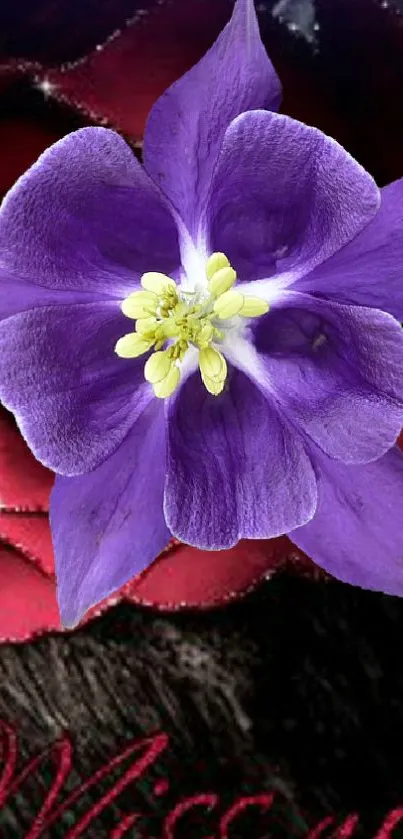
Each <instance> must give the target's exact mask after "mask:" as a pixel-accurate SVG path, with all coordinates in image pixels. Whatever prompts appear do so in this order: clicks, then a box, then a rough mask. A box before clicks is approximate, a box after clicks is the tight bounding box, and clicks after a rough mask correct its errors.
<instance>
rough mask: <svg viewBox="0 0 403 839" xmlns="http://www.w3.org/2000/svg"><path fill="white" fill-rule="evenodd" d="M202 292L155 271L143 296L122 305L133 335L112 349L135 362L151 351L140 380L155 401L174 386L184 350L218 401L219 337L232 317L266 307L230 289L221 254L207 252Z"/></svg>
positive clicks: (230, 272)
mask: <svg viewBox="0 0 403 839" xmlns="http://www.w3.org/2000/svg"><path fill="white" fill-rule="evenodd" d="M206 280H207V283H206V288H205V289H204V290H202V291H194V292H191V291H185V290H184V289H181V287H178V286H177V284H176V283H175V281H174V280H173V279H171V277H167V276H166V275H165V274H160V273H157V272H155V271H151V272H147V273H146V274H143V276H142V278H141V285H142V287H143V291H135V292H133V294H130V295H129V297H127V298H126V300H124V301H123V303H122V312H123V314H125V315H126V316H127V317H128V318H132V319H133V320H135V321H136V324H135V331H134V332H129V333H128V334H127V335H124V336H123V337H122V338H120V339H119V341H118V342H117V344H116V347H115V352H116V353H117V354H118V355H119V356H120V357H121V358H136V357H138V356H140V355H143V354H145V353H148V352H149V351H150V350H153V352H152V354H151V355H150V356H149V358H148V359H147V361H146V363H145V366H144V376H145V378H146V380H147V381H148V382H150V383H151V384H152V387H153V390H154V393H155V396H157V397H158V398H160V399H165V398H166V397H168V396H171V395H172V394H173V393H174V391H175V390H176V388H177V387H178V385H179V382H180V378H181V365H182V362H183V360H184V358H185V355H186V353H187V351H188V350H189V348H190V347H195V348H196V349H197V351H198V362H199V368H200V374H201V377H202V380H203V383H204V385H205V387H206V388H207V390H208V391H209V393H211V394H213V396H218V395H219V394H220V393H221V391H222V390H223V388H224V385H225V380H226V378H227V363H226V361H225V358H224V356H223V355H222V353H221V352H220V350H219V346H220V344H221V342H222V341H223V338H224V332H225V330H226V329H227V327H228V325H230V324H229V322H230V321H231V320H232V319H233V318H235V317H242V318H256V317H260V315H264V314H266V312H268V310H269V305H268V303H266V301H265V300H262V299H261V298H260V297H250V296H246V295H244V294H242V292H241V291H240V290H239V288H236V289H234V288H233V286H234V285H235V282H236V273H235V271H234V269H233V268H232V267H231V265H230V263H229V260H228V259H227V257H226V256H225V254H223V253H213V254H212V255H211V256H210V257H209V259H208V260H207V263H206Z"/></svg>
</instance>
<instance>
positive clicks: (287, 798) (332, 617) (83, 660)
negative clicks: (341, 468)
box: [0, 0, 403, 839]
mask: <svg viewBox="0 0 403 839" xmlns="http://www.w3.org/2000/svg"><path fill="white" fill-rule="evenodd" d="M231 5H232V4H231V2H229V0H228V2H227V0H215V3H214V4H211V2H210V0H204V2H203V0H202V1H201V2H200V0H186V10H185V9H184V4H183V0H171V1H170V2H169V0H167V2H164V0H163V2H162V3H157V0H150V2H148V3H147V2H146V0H140V2H137V3H136V2H134V0H81V2H80V3H79V2H76V0H53V2H52V0H13V2H10V1H9V0H1V5H0V64H1V65H2V67H3V69H2V71H1V72H0V191H2V192H4V191H5V190H6V189H7V188H8V187H9V186H11V184H12V182H13V181H14V179H15V178H16V177H17V176H18V175H19V174H20V173H21V172H22V171H23V170H24V168H25V167H26V166H28V165H29V164H30V163H31V162H32V161H33V160H34V159H35V158H36V156H37V155H38V154H39V153H40V151H42V149H43V148H44V147H45V146H46V145H48V144H49V143H51V142H53V141H54V140H56V139H57V138H58V137H60V136H63V135H64V134H65V133H67V132H69V131H71V130H74V129H75V128H77V127H79V126H81V125H83V124H88V123H89V122H91V120H92V119H93V115H92V117H91V116H90V115H89V110H90V109H89V108H86V107H85V106H83V107H81V106H80V109H78V108H77V99H79V98H80V96H79V95H78V93H77V90H76V89H75V88H74V95H73V94H72V93H71V87H70V88H69V90H68V93H67V94H66V95H65V94H64V93H63V95H61V90H57V91H56V95H55V96H51V97H49V96H47V95H44V93H46V91H44V89H43V88H41V87H40V86H38V78H39V79H43V78H44V73H45V71H46V72H47V71H48V70H51V69H53V70H55V71H58V68H60V66H61V65H65V64H74V63H75V62H77V61H80V60H81V59H83V58H85V57H86V56H88V54H89V53H91V52H92V51H93V50H94V49H95V47H96V46H97V45H98V46H99V45H104V44H105V41H107V39H108V38H109V37H110V36H111V35H112V34H113V33H114V32H115V31H116V30H119V32H121V33H123V34H124V33H125V32H126V33H127V31H128V29H131V30H132V31H133V32H134V30H135V28H136V27H137V26H141V27H142V30H141V32H142V34H141V38H142V39H143V40H144V39H147V37H149V38H150V45H149V46H150V49H149V55H150V56H153V59H152V61H151V63H150V65H146V64H145V63H144V64H143V65H140V67H137V76H136V77H133V89H135V92H136V91H137V93H136V95H137V94H138V91H139V90H140V92H141V90H142V89H143V88H144V90H145V89H146V90H147V97H148V99H147V102H148V105H151V104H152V98H153V96H154V98H155V97H156V96H157V95H158V94H159V93H160V92H161V90H162V88H163V86H164V85H162V82H163V80H164V78H165V75H166V83H168V82H169V81H171V76H172V74H173V72H174V69H175V66H176V65H175V62H174V61H173V63H172V64H169V66H168V65H167V67H166V69H165V65H164V60H165V58H164V56H166V55H167V45H168V46H170V48H171V52H172V55H173V56H174V57H175V61H176V60H179V59H180V53H181V48H182V46H183V49H184V50H185V52H186V57H185V63H186V62H187V63H188V64H189V65H190V64H191V63H192V60H196V59H197V58H198V57H199V55H200V54H201V53H202V52H203V50H204V49H205V48H206V46H208V44H209V43H211V41H212V40H213V39H214V37H215V36H216V35H217V33H218V31H219V29H220V27H221V26H222V24H223V22H224V21H225V20H226V18H227V15H228V11H229V9H230V8H231ZM257 5H258V8H259V17H260V22H261V28H262V34H263V37H264V40H265V43H266V45H267V48H268V50H269V52H270V55H271V57H272V59H273V61H274V63H275V66H276V68H277V70H278V72H279V75H280V76H281V79H282V81H283V83H284V93H285V96H284V105H283V110H284V111H285V112H287V113H289V114H291V115H292V116H294V117H297V118H299V119H302V120H304V121H306V122H309V123H311V124H314V125H317V126H318V127H320V128H321V129H322V130H324V131H326V132H328V133H330V134H332V135H333V136H334V137H336V139H338V140H339V141H340V142H341V143H343V145H344V146H345V147H346V148H347V149H348V150H349V151H350V152H351V153H352V154H353V155H354V156H355V157H356V158H357V159H358V160H359V161H360V162H361V163H362V164H363V165H364V166H365V167H366V168H367V169H368V170H369V171H370V172H371V173H372V174H373V175H374V177H375V178H376V180H377V182H378V183H379V185H384V184H386V183H388V182H390V181H391V180H394V179H395V178H398V177H400V176H402V175H403V16H401V14H400V12H399V3H397V2H395V3H392V2H391V3H390V4H389V5H388V4H386V5H385V3H382V2H373V0H289V2H287V0H284V1H283V2H282V3H281V2H272V0H270V2H268V0H265V2H260V3H258V4H257ZM400 6H401V9H400V11H401V12H402V13H403V7H402V4H400ZM157 7H159V8H157ZM185 11H186V15H185ZM139 12H142V13H144V14H140V15H139ZM157 14H164V15H165V16H167V18H168V19H169V21H170V25H169V28H167V29H166V30H164V33H163V42H162V41H161V44H160V43H159V42H158V40H155V30H153V29H152V27H151V25H150V26H149V24H148V23H147V15H149V19H150V20H151V17H152V15H157ZM183 15H185V17H183ZM185 19H186V27H187V28H186V32H185V30H184V28H183V27H184V26H185V23H184V22H183V21H184V20H185ZM159 31H161V30H159ZM147 33H149V35H148V34H147ZM185 34H186V38H185ZM119 37H121V36H120V35H119V34H118V35H117V36H116V38H115V40H118V39H119ZM185 44H186V46H185ZM105 50H107V47H106V48H105ZM105 54H106V53H105ZM161 55H162V58H161ZM119 60H121V59H119ZM179 63H180V62H179ZM86 66H87V65H86V64H85V62H84V64H83V67H84V75H85V67H86ZM124 67H125V65H124V64H122V73H123V72H124ZM45 75H46V73H45ZM96 79H97V77H96V74H95V76H93V77H92V82H91V83H92V85H93V98H92V100H91V101H92V106H93V104H94V101H95V102H98V98H97V97H98V96H99V101H100V102H101V100H102V103H103V104H102V107H105V105H104V100H103V99H102V96H101V91H98V90H97V88H96ZM150 79H151V82H150ZM100 83H101V82H100ZM153 85H154V87H153ZM84 87H85V85H84ZM94 91H95V92H94ZM116 97H117V99H119V91H116ZM149 100H150V101H149ZM133 101H134V102H136V101H139V100H138V99H137V100H136V99H135V97H134V99H133ZM80 102H81V105H82V100H80ZM84 104H85V103H84ZM118 104H119V105H121V111H120V116H121V119H120V123H119V124H118V125H117V127H118V128H119V129H120V130H122V132H123V133H124V134H125V135H126V136H127V137H128V139H129V140H130V141H131V142H132V143H133V144H134V145H135V146H136V148H139V145H140V142H141V131H140V130H139V132H138V134H137V135H136V132H135V131H134V132H132V133H131V134H130V136H129V131H128V129H127V128H126V126H127V125H128V124H129V123H128V122H127V120H126V113H127V109H128V108H130V107H131V104H130V101H127V100H125V101H124V102H121V103H120V102H119V103H118ZM115 105H116V103H114V108H115ZM143 105H144V103H143ZM99 108H101V105H100V106H99ZM95 110H96V118H97V119H98V117H99V109H98V108H96V109H95ZM115 113H116V108H115V109H111V111H107V109H106V110H105V114H104V117H105V122H106V123H107V124H114V119H115V116H114V115H115ZM135 116H136V115H135ZM141 119H142V116H141V114H140V116H139V119H138V125H141ZM125 120H126V121H125ZM138 153H140V151H138ZM335 538H337V534H335ZM402 648H403V603H402V602H401V601H400V600H398V599H395V598H390V597H385V596H382V595H378V594H373V593H369V592H363V591H360V590H358V589H353V588H351V587H348V586H345V585H342V584H340V583H337V582H333V581H328V580H324V579H320V580H314V579H311V578H309V577H306V576H302V575H300V574H298V573H297V571H296V569H295V568H294V567H293V568H291V567H290V568H289V569H285V570H283V571H282V572H281V573H279V574H277V575H276V576H275V577H274V578H273V579H272V580H271V581H269V582H266V583H265V584H263V585H262V586H261V587H260V588H259V589H258V590H257V591H256V592H255V593H254V594H252V595H249V596H248V597H247V598H246V599H245V600H244V601H242V602H241V603H239V604H234V605H232V606H230V607H227V608H226V609H225V610H216V611H211V612H210V613H206V614H197V613H183V614H180V615H176V616H169V615H166V616H164V615H163V614H158V613H153V612H151V611H149V610H142V609H139V608H136V607H134V606H129V605H120V606H118V607H116V608H115V609H112V610H111V611H110V612H108V613H107V614H106V615H104V616H103V617H101V618H99V619H98V620H96V621H94V622H92V623H91V624H90V625H88V626H87V627H86V628H84V629H82V630H79V631H77V632H75V633H73V634H71V635H68V634H67V635H63V636H60V635H48V636H46V637H43V638H39V639H37V640H35V641H33V642H32V643H31V644H22V645H16V644H15V645H13V644H10V645H2V646H1V647H0V717H1V718H3V719H7V720H8V721H10V722H12V723H15V724H16V725H17V727H18V731H19V737H20V759H21V760H22V761H23V759H24V758H27V756H29V755H32V754H34V753H35V752H36V751H37V750H39V749H40V748H43V747H44V746H45V745H46V744H48V743H50V742H53V741H54V740H55V738H56V737H57V736H58V735H59V734H60V733H61V732H62V731H64V730H67V731H68V732H69V734H70V736H71V737H72V740H73V744H74V748H75V755H76V757H75V767H76V769H75V771H76V775H75V778H74V779H73V780H74V781H75V782H79V781H80V780H82V779H83V778H85V777H86V776H87V775H88V774H89V773H91V772H93V771H95V770H96V769H97V768H98V767H99V766H100V765H102V763H103V762H105V761H106V760H107V759H109V757H111V756H113V754H114V753H116V752H117V751H118V750H119V749H120V748H121V747H122V744H124V743H125V742H127V741H128V740H129V739H131V738H132V737H134V736H136V735H137V734H139V733H142V732H147V733H148V732H151V731H155V730H157V729H159V728H162V729H163V730H165V731H167V733H168V734H169V735H170V738H171V750H170V756H169V758H167V759H166V760H164V761H163V765H162V766H161V767H159V769H158V773H159V775H160V776H161V775H162V776H163V777H165V778H167V779H169V783H170V789H169V791H168V792H167V794H166V796H165V797H164V798H163V800H161V801H159V800H158V799H156V797H155V795H153V793H152V784H151V781H150V783H149V784H148V783H146V784H144V785H142V787H141V789H137V791H136V793H134V792H133V790H131V791H130V792H127V793H125V794H124V795H123V796H122V799H121V801H120V802H119V803H118V806H117V807H112V808H111V809H110V811H108V813H106V814H105V815H104V816H103V818H102V820H101V821H98V822H97V824H95V825H94V826H93V827H91V828H89V829H88V831H87V833H86V834H85V835H86V836H89V837H91V836H93V837H97V839H102V837H103V836H105V837H107V836H109V835H110V834H109V833H108V831H110V830H111V829H112V828H113V825H114V824H115V823H116V819H117V814H118V813H119V812H120V813H122V812H130V811H131V810H132V809H133V807H134V803H135V804H136V806H137V805H138V806H140V807H143V809H144V811H145V812H147V813H148V821H147V830H148V833H147V832H145V833H143V832H141V831H143V830H145V828H141V830H140V829H139V830H140V832H139V833H136V831H135V829H134V828H133V831H132V833H131V834H129V835H130V836H133V837H134V836H139V837H140V836H147V837H148V836H149V835H151V833H152V835H154V833H155V836H158V839H159V837H160V831H161V823H162V819H163V816H164V814H165V813H166V812H167V811H168V810H169V809H170V807H172V806H173V804H174V803H176V802H177V800H178V798H179V797H180V796H186V795H193V794H195V793H196V792H203V791H211V790H213V791H217V792H219V793H220V795H221V796H222V801H223V802H224V803H225V802H228V803H231V801H232V800H233V798H234V796H236V795H242V794H246V793H252V792H261V791H262V790H269V789H271V788H275V789H277V790H279V792H278V804H277V805H276V806H275V808H274V810H273V818H272V821H271V822H270V828H268V827H267V822H266V827H264V825H263V821H262V819H260V820H259V818H258V817H257V815H256V813H255V816H253V815H249V816H245V818H244V822H242V823H241V821H239V822H238V824H239V828H238V833H236V832H235V831H233V835H234V837H236V836H239V837H247V838H248V839H254V837H255V836H256V838H257V837H259V839H263V837H269V836H279V837H280V836H281V837H282V836H284V837H287V836H291V835H294V832H295V835H306V825H307V824H314V823H316V822H317V821H319V820H320V819H321V818H322V817H324V816H327V815H331V814H337V817H338V820H339V821H340V820H341V819H342V816H343V814H344V815H345V814H347V813H349V812H351V811H359V813H360V820H361V827H360V829H359V830H357V831H356V833H355V834H354V836H361V837H365V838H366V837H368V839H369V837H373V836H375V834H376V831H377V829H378V828H379V826H380V824H381V823H382V821H383V819H384V817H385V815H386V812H387V811H388V810H389V809H390V808H393V807H396V806H398V805H402V806H403V653H402ZM50 772H51V767H50V765H45V766H43V767H42V768H41V770H40V772H39V773H37V775H36V776H35V777H32V778H31V779H30V780H27V782H26V786H25V788H24V791H23V793H22V794H21V796H20V798H19V799H18V800H17V799H16V800H13V801H12V802H11V803H10V804H9V805H8V806H7V807H6V808H5V809H4V811H3V813H2V823H3V827H2V830H3V833H2V834H1V835H2V836H3V835H4V837H5V839H11V837H17V839H19V837H24V836H25V835H26V832H27V830H28V826H29V825H30V823H31V821H32V818H33V815H34V814H35V813H36V812H37V810H38V801H40V800H41V791H40V790H41V785H42V786H43V785H45V786H46V783H47V782H48V779H49V773H50ZM158 773H157V774H158ZM93 795H94V799H95V797H96V795H95V793H93ZM98 795H99V794H98ZM90 798H91V795H90ZM77 812H78V810H77ZM75 818H77V813H73V814H71V815H70V822H69V819H68V818H66V819H64V820H63V821H61V822H60V824H59V825H56V826H54V827H53V828H51V830H50V831H49V832H48V834H47V835H48V836H49V839H52V837H53V836H54V837H55V839H58V838H59V837H64V836H65V835H66V833H67V829H68V825H69V824H70V825H71V824H72V823H73V822H74V819H75ZM0 824H1V822H0ZM208 830H210V832H211V835H212V836H213V835H214V837H215V833H214V831H215V830H216V822H215V821H214V818H212V819H211V822H210V823H209V822H208V819H207V817H206V818H204V820H203V825H199V826H197V824H196V822H195V820H194V819H193V820H190V819H189V821H188V822H186V821H184V822H183V836H184V837H186V839H201V837H203V839H204V837H206V836H207V835H208V834H207V832H206V831H208ZM325 835H327V836H330V833H327V834H325V833H324V834H323V836H325ZM180 836H182V834H179V833H178V837H177V839H180ZM393 836H395V837H399V836H403V822H402V826H401V827H400V828H399V827H397V828H396V830H395V832H394V833H393Z"/></svg>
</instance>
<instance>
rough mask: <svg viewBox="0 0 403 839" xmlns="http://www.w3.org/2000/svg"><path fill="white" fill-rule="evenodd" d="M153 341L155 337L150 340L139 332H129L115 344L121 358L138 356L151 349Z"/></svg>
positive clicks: (116, 351)
mask: <svg viewBox="0 0 403 839" xmlns="http://www.w3.org/2000/svg"><path fill="white" fill-rule="evenodd" d="M153 343H154V340H153V339H151V340H148V339H146V338H145V337H144V335H138V334H137V332H129V334H128V335H123V337H122V338H119V340H118V341H117V343H116V345H115V353H116V354H117V355H118V356H120V358H137V357H138V356H139V355H143V353H146V352H147V351H148V350H149V349H151V347H152V345H153Z"/></svg>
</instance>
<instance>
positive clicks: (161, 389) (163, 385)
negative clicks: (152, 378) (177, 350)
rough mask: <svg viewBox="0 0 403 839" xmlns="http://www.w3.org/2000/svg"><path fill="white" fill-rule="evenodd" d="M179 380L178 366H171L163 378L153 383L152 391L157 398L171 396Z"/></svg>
mask: <svg viewBox="0 0 403 839" xmlns="http://www.w3.org/2000/svg"><path fill="white" fill-rule="evenodd" d="M179 380H180V372H179V367H177V366H176V365H174V366H173V367H171V369H170V371H169V373H168V375H167V376H165V379H162V380H161V381H160V382H157V383H156V384H154V385H153V391H154V394H155V396H157V397H158V399H167V398H168V396H172V394H173V393H174V391H175V390H176V388H177V387H178V384H179Z"/></svg>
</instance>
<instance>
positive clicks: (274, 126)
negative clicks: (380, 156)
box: [206, 111, 379, 302]
mask: <svg viewBox="0 0 403 839" xmlns="http://www.w3.org/2000/svg"><path fill="white" fill-rule="evenodd" d="M378 205H379V192H378V189H377V187H376V184H375V182H374V181H373V179H372V178H371V176H370V175H368V174H367V172H365V170H364V169H362V167H361V166H360V165H359V164H358V163H357V162H356V161H355V160H353V158H352V157H350V155H349V154H348V153H347V152H346V151H345V150H344V149H343V148H342V147H341V146H339V145H338V143H336V142H335V140H332V139H330V137H327V136H326V135H325V134H322V132H321V131H318V129H316V128H309V127H308V126H306V125H304V124H303V123H301V122H297V121H296V120H294V119H290V118H289V117H287V116H284V115H283V114H274V113H268V112H265V111H253V112H250V113H247V114H242V115H241V116H239V117H237V119H235V120H234V121H233V122H232V123H231V125H230V126H229V128H228V129H227V132H226V134H225V137H224V141H223V145H222V149H221V153H220V156H219V159H218V163H217V167H216V169H215V172H214V177H213V180H212V184H211V192H210V199H209V206H208V209H207V218H206V225H209V229H210V250H211V251H223V252H224V253H225V254H226V255H227V256H228V259H229V260H230V262H231V265H233V267H234V268H235V270H236V271H237V273H238V277H239V279H240V280H257V279H260V278H267V277H273V278H274V277H276V278H277V279H278V280H279V282H280V280H281V285H284V284H285V285H289V284H290V283H292V282H295V280H296V279H298V277H300V276H302V275H303V274H305V273H306V272H307V271H310V270H311V269H312V268H314V267H315V265H318V264H320V263H321V262H323V260H324V259H326V258H327V257H329V256H331V254H333V253H335V251H337V250H338V249H339V248H341V247H342V246H343V245H344V244H345V243H346V242H348V241H349V240H350V239H352V238H353V237H354V236H355V235H356V234H357V233H358V232H359V231H360V230H361V229H362V228H363V227H364V226H365V225H366V224H368V222H369V221H370V220H371V219H372V218H373V216H374V214H375V213H376V211H377V208H378ZM256 294H257V295H259V291H258V289H257V288H256ZM269 302H270V301H269Z"/></svg>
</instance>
